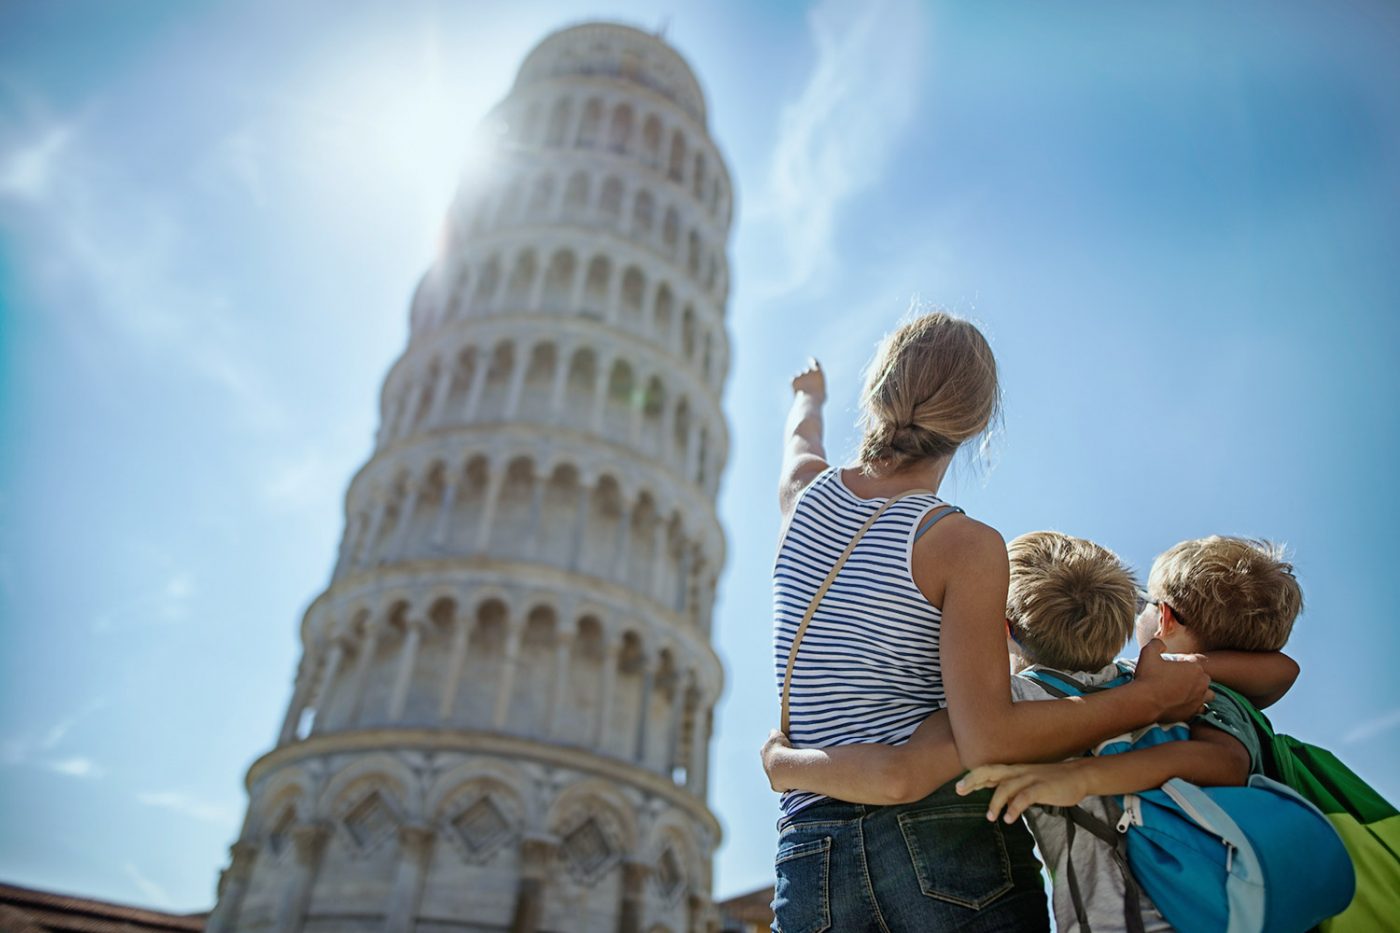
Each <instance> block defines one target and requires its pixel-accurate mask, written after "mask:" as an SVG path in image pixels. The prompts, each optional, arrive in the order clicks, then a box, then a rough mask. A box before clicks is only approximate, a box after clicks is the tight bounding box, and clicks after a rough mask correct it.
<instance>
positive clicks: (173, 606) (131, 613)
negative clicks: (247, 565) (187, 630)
mask: <svg viewBox="0 0 1400 933" xmlns="http://www.w3.org/2000/svg"><path fill="white" fill-rule="evenodd" d="M198 592H199V591H198V588H197V586H196V585H195V579H194V576H193V575H191V574H190V573H188V572H185V571H175V572H174V573H172V574H171V575H170V576H169V577H167V578H166V580H165V582H164V583H162V584H161V585H160V586H158V587H156V588H154V589H152V590H150V591H149V592H146V593H143V594H141V595H139V596H137V597H135V598H134V599H129V600H127V601H126V602H124V603H119V604H118V605H116V606H113V607H111V608H109V609H106V610H104V611H102V612H101V613H99V614H98V615H97V617H96V618H95V619H94V620H93V623H92V630H93V631H94V632H109V631H111V630H112V629H114V628H116V627H117V626H118V625H119V624H120V623H122V622H124V621H127V620H130V619H137V620H139V621H141V622H160V623H176V622H183V621H185V620H186V619H188V618H189V616H190V608H191V606H192V604H193V601H194V597H195V596H196V595H197V594H198Z"/></svg>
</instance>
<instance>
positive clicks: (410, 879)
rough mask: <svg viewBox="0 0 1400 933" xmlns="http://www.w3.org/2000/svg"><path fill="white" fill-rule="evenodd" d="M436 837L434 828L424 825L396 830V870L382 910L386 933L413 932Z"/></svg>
mask: <svg viewBox="0 0 1400 933" xmlns="http://www.w3.org/2000/svg"><path fill="white" fill-rule="evenodd" d="M435 838H436V835H435V833H434V831H433V827H431V826H428V825H426V824H405V825H403V826H400V827H399V867H398V872H397V874H396V875H395V876H394V888H393V890H392V891H391V892H390V893H389V903H388V906H387V908H386V910H385V913H386V915H387V916H386V918H385V923H384V930H385V933H412V931H413V928H414V926H415V925H416V924H415V920H416V919H417V916H418V907H419V903H420V902H421V900H422V898H423V879H424V878H425V877H426V876H427V874H428V860H429V859H430V858H431V857H432V851H433V840H434V839H435Z"/></svg>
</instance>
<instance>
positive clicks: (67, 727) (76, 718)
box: [39, 697, 107, 749]
mask: <svg viewBox="0 0 1400 933" xmlns="http://www.w3.org/2000/svg"><path fill="white" fill-rule="evenodd" d="M106 705H107V701H106V699H104V698H102V697H98V698H96V699H94V700H93V701H92V702H90V703H88V704H87V705H86V706H83V707H82V708H81V709H79V710H77V711H76V712H74V713H72V714H71V715H69V716H65V717H63V718H62V719H60V720H59V721H58V722H56V723H54V724H53V725H52V726H51V727H50V728H49V731H48V732H46V733H44V737H43V738H42V739H40V740H39V747H40V748H43V749H51V748H53V747H54V746H56V745H58V743H60V742H62V741H63V739H64V736H66V735H68V733H69V732H70V731H72V729H73V727H74V726H76V725H77V724H78V723H79V722H80V721H82V720H84V719H86V718H87V717H89V716H91V715H92V714H93V713H96V712H97V711H98V710H101V709H102V708H103V707H105V706H106Z"/></svg>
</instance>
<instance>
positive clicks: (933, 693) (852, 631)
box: [773, 467, 944, 815]
mask: <svg viewBox="0 0 1400 933" xmlns="http://www.w3.org/2000/svg"><path fill="white" fill-rule="evenodd" d="M884 502H885V500H884V499H861V498H859V497H857V496H856V495H855V494H854V493H852V492H851V491H850V490H849V489H847V488H846V486H845V484H844V483H842V482H841V477H840V473H839V468H836V467H833V468H830V469H828V470H826V471H824V472H823V473H821V474H820V475H819V476H818V477H817V478H816V479H815V480H813V481H812V483H811V485H809V486H808V487H807V489H806V490H804V491H803V493H802V496H801V498H799V499H798V502H797V506H796V508H795V509H794V511H793V515H792V518H791V520H790V521H789V524H788V526H787V528H786V529H785V531H784V533H783V536H782V538H781V540H780V541H779V542H778V555H777V559H776V561H775V562H774V566H773V655H774V673H775V674H776V677H777V686H778V691H779V694H780V695H781V692H782V689H783V673H784V671H785V670H786V669H787V659H788V652H789V650H790V649H791V647H792V639H793V635H794V633H795V632H796V631H797V626H798V624H799V623H800V622H801V621H802V616H803V615H804V614H805V613H806V611H807V607H808V606H809V605H810V604H811V601H812V596H813V594H815V593H816V591H817V588H818V587H819V586H821V584H822V581H823V580H825V579H826V575H827V574H828V573H829V572H830V571H831V568H832V566H833V565H834V564H835V563H836V560H837V559H838V558H839V557H840V556H841V553H842V551H844V550H845V549H846V545H848V544H849V543H850V542H851V538H853V537H854V536H855V533H856V532H857V531H859V530H860V527H861V526H862V525H863V524H865V522H866V520H867V519H869V518H870V516H871V515H873V514H874V513H875V511H876V510H877V509H879V508H880V506H881V505H882V504H884ZM942 504H943V503H942V500H941V499H939V498H938V497H936V496H933V495H931V494H930V495H911V496H908V497H907V498H904V499H901V500H900V501H898V502H896V503H895V504H894V505H892V506H890V508H889V509H888V510H887V511H886V512H885V514H883V515H881V516H880V517H879V518H878V519H877V520H876V521H875V524H874V525H872V526H871V528H870V530H869V531H867V532H866V533H865V537H864V538H862V539H861V541H860V543H859V544H857V545H856V548H855V550H854V551H853V552H852V553H851V556H850V558H849V559H848V560H847V562H846V565H845V566H844V567H842V568H841V572H840V574H839V575H838V576H837V577H836V580H835V582H833V583H832V585H831V589H830V590H828V591H827V593H826V595H825V596H824V597H823V598H822V601H821V604H820V605H819V606H818V607H817V611H816V614H815V615H814V616H813V617H812V621H811V623H810V624H809V626H808V628H807V633H806V635H804V636H803V638H802V644H801V646H800V647H799V649H798V653H797V663H796V664H795V666H794V667H793V673H792V688H791V696H790V701H789V706H790V711H791V712H790V716H791V724H790V729H789V735H788V737H789V739H791V741H792V743H793V744H794V745H796V746H798V747H815V748H826V747H830V746H834V745H853V744H856V743H861V742H879V743H883V744H893V745H898V744H901V743H903V742H904V741H906V740H907V739H908V738H909V736H910V735H911V734H912V733H913V731H914V729H915V728H917V727H918V725H919V723H921V722H923V721H924V719H926V718H928V716H929V714H930V713H933V712H934V711H936V710H938V709H941V708H942V707H943V705H944V695H943V678H942V675H941V673H940V670H939V658H938V635H939V619H940V613H939V611H938V610H937V609H935V608H934V607H933V606H931V605H929V603H928V600H926V599H925V598H924V595H923V593H921V592H920V591H919V588H918V587H917V586H916V585H915V584H914V579H913V577H912V576H911V575H910V571H909V557H910V553H911V551H912V549H913V544H914V532H915V529H916V527H917V525H918V523H919V520H920V519H921V518H923V516H925V515H926V514H928V513H929V511H930V510H931V509H934V508H936V507H938V506H940V505H942ZM824 799H826V798H824V797H822V796H821V795H819V794H811V793H807V792H805V791H789V792H788V793H786V794H784V795H783V799H782V809H783V813H784V814H785V815H787V814H791V813H795V812H797V811H798V810H800V809H802V808H803V807H805V806H808V805H810V804H813V803H816V802H818V801H820V800H824Z"/></svg>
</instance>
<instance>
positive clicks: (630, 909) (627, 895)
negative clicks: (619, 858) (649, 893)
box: [617, 859, 652, 933]
mask: <svg viewBox="0 0 1400 933" xmlns="http://www.w3.org/2000/svg"><path fill="white" fill-rule="evenodd" d="M651 873H652V867H651V865H649V864H647V863H646V862H637V861H632V860H630V859H629V860H627V861H625V862H623V863H622V911H621V913H620V914H619V916H618V921H617V929H618V933H641V929H642V920H643V915H644V913H645V911H646V890H647V887H646V885H647V879H648V878H650V877H651Z"/></svg>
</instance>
